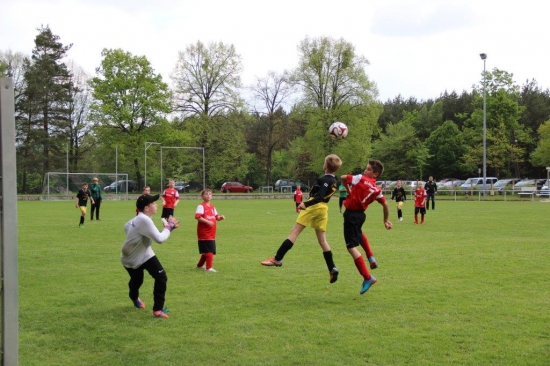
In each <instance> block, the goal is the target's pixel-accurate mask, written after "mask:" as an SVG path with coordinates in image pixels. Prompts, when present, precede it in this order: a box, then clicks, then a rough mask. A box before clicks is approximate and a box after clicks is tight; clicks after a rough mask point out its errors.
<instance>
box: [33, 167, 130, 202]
mask: <svg viewBox="0 0 550 366" xmlns="http://www.w3.org/2000/svg"><path fill="white" fill-rule="evenodd" d="M93 178H97V179H98V184H99V185H100V186H101V191H102V193H103V195H104V197H116V199H126V200H127V199H128V193H131V192H133V190H135V188H136V187H135V183H134V182H133V181H129V180H128V174H126V173H66V172H48V173H46V174H45V175H44V183H43V185H42V195H41V196H40V199H41V200H71V199H74V196H73V195H75V194H76V193H77V192H78V190H80V189H81V188H82V183H84V182H86V183H88V185H91V184H92V179H93ZM117 182H118V183H117ZM109 186H111V187H109Z"/></svg>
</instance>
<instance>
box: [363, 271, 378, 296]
mask: <svg viewBox="0 0 550 366" xmlns="http://www.w3.org/2000/svg"><path fill="white" fill-rule="evenodd" d="M375 283H376V277H374V276H372V275H371V276H370V278H369V279H368V280H366V281H363V287H361V291H359V294H360V295H363V294H364V293H365V292H367V291H368V290H369V288H370V287H371V286H372V285H374V284H375Z"/></svg>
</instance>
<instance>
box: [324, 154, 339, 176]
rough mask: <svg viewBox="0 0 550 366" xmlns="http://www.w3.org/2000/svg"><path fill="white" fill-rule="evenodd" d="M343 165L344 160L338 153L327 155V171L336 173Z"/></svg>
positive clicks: (325, 166) (325, 167) (325, 165)
mask: <svg viewBox="0 0 550 366" xmlns="http://www.w3.org/2000/svg"><path fill="white" fill-rule="evenodd" d="M341 166H342V160H341V159H340V158H339V157H338V155H335V154H330V155H327V157H326V158H325V164H324V166H323V168H324V169H325V172H327V173H334V172H336V171H337V170H338V169H340V167H341Z"/></svg>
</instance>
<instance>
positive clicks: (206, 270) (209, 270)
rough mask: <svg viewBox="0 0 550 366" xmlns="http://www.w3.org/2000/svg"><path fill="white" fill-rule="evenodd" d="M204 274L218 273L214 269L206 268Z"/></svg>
mask: <svg viewBox="0 0 550 366" xmlns="http://www.w3.org/2000/svg"><path fill="white" fill-rule="evenodd" d="M204 271H205V272H218V271H216V270H215V269H214V268H208V269H205V270H204Z"/></svg>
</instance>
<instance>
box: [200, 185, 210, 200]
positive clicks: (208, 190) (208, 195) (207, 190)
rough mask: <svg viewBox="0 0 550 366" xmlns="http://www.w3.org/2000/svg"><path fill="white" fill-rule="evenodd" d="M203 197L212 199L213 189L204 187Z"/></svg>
mask: <svg viewBox="0 0 550 366" xmlns="http://www.w3.org/2000/svg"><path fill="white" fill-rule="evenodd" d="M201 197H202V199H203V200H204V201H210V200H211V199H212V190H211V189H210V188H206V189H203V190H202V191H201Z"/></svg>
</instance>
